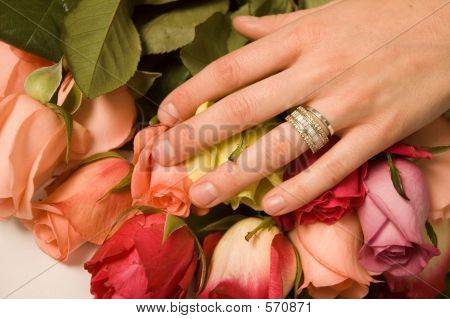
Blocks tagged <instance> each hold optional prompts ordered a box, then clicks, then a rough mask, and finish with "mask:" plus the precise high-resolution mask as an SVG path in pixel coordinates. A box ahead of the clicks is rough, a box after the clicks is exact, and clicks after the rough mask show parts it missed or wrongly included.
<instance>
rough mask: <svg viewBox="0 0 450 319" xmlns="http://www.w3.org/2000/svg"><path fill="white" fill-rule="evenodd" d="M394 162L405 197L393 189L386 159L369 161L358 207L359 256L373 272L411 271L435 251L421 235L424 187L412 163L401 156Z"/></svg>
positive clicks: (421, 266) (416, 270)
mask: <svg viewBox="0 0 450 319" xmlns="http://www.w3.org/2000/svg"><path fill="white" fill-rule="evenodd" d="M394 163H395V166H396V167H397V169H398V170H399V172H400V176H401V180H402V184H403V187H404V190H405V193H406V195H407V196H408V198H409V200H406V199H404V198H403V197H401V196H400V195H399V194H398V192H397V191H396V190H395V188H394V185H393V183H392V180H391V177H390V172H389V166H388V163H387V161H386V160H383V161H376V162H374V163H373V164H370V167H369V171H368V175H367V178H366V179H365V181H364V183H365V185H366V188H367V190H368V191H367V197H366V200H365V201H364V203H363V205H362V206H361V207H360V208H359V209H358V215H359V219H360V222H361V226H362V230H363V233H364V246H363V247H362V249H361V251H360V253H359V260H360V261H361V264H363V265H364V266H365V267H366V268H367V269H368V270H370V271H372V272H375V273H383V272H387V273H389V274H391V275H393V276H407V275H414V274H418V273H419V272H421V271H422V270H423V269H424V268H425V266H426V265H427V263H428V261H429V260H430V258H431V257H433V256H436V255H438V254H439V251H438V249H436V248H435V247H434V246H433V245H430V244H426V243H424V239H423V235H422V232H423V230H424V226H425V222H426V220H427V217H428V211H429V197H428V189H427V186H426V182H425V177H424V175H423V173H422V171H421V170H420V169H419V168H418V167H417V166H416V165H415V164H413V163H411V162H410V161H408V160H404V159H395V160H394Z"/></svg>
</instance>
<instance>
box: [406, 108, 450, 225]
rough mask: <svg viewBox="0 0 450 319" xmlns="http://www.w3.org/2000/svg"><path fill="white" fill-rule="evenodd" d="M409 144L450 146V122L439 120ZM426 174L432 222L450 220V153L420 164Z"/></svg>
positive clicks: (411, 139) (440, 154) (436, 155)
mask: <svg viewBox="0 0 450 319" xmlns="http://www.w3.org/2000/svg"><path fill="white" fill-rule="evenodd" d="M406 141H407V142H408V143H411V144H414V145H419V146H442V145H450V121H448V120H446V119H444V118H442V117H441V118H438V119H437V120H435V121H434V122H432V123H431V124H430V125H428V126H426V127H424V128H423V129H421V130H420V131H418V132H417V133H414V134H413V135H411V136H410V137H408V138H407V139H406ZM418 165H419V167H420V168H421V169H422V171H423V173H424V174H425V179H426V181H427V185H428V189H429V191H430V212H429V218H430V219H431V220H438V219H442V218H446V219H449V218H450V196H449V195H448V185H449V182H448V181H449V180H450V169H449V167H450V151H447V152H444V153H439V154H435V155H433V158H432V159H431V160H423V161H419V162H418Z"/></svg>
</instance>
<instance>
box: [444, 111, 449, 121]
mask: <svg viewBox="0 0 450 319" xmlns="http://www.w3.org/2000/svg"><path fill="white" fill-rule="evenodd" d="M443 116H444V118H445V119H446V120H448V121H450V109H449V110H448V111H447V112H445V113H444V115H443Z"/></svg>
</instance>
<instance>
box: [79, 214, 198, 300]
mask: <svg viewBox="0 0 450 319" xmlns="http://www.w3.org/2000/svg"><path fill="white" fill-rule="evenodd" d="M165 220H166V216H165V215H164V214H149V215H137V216H135V217H133V218H132V219H130V220H128V221H127V222H126V223H124V224H123V225H122V227H121V228H120V229H119V230H118V231H117V232H116V233H115V234H114V235H113V236H112V237H111V238H109V239H108V240H107V241H106V242H105V243H104V244H103V245H102V246H101V247H100V248H99V249H98V250H97V252H96V254H95V255H94V257H92V259H91V260H90V261H88V262H87V263H86V264H85V266H84V267H85V269H87V270H88V271H89V273H91V274H92V279H91V293H92V294H93V295H94V296H95V298H102V299H106V298H129V299H131V298H139V299H142V298H151V299H163V298H185V297H186V294H187V290H188V288H189V285H190V283H191V281H192V278H193V276H194V272H195V269H196V267H197V259H198V254H197V253H196V251H195V242H194V238H193V236H192V233H191V232H190V231H189V230H188V229H187V226H183V227H181V228H179V229H177V230H175V231H174V232H172V233H171V234H170V236H169V237H168V238H167V239H166V241H165V242H164V244H163V243H162V240H163V234H164V225H165Z"/></svg>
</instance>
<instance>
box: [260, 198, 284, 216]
mask: <svg viewBox="0 0 450 319" xmlns="http://www.w3.org/2000/svg"><path fill="white" fill-rule="evenodd" d="M285 207H286V202H285V201H284V198H283V197H281V196H280V195H274V196H272V197H269V198H268V199H266V200H265V201H264V209H265V211H266V213H267V214H270V215H277V214H278V213H280V212H281V210H283V208H285Z"/></svg>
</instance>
